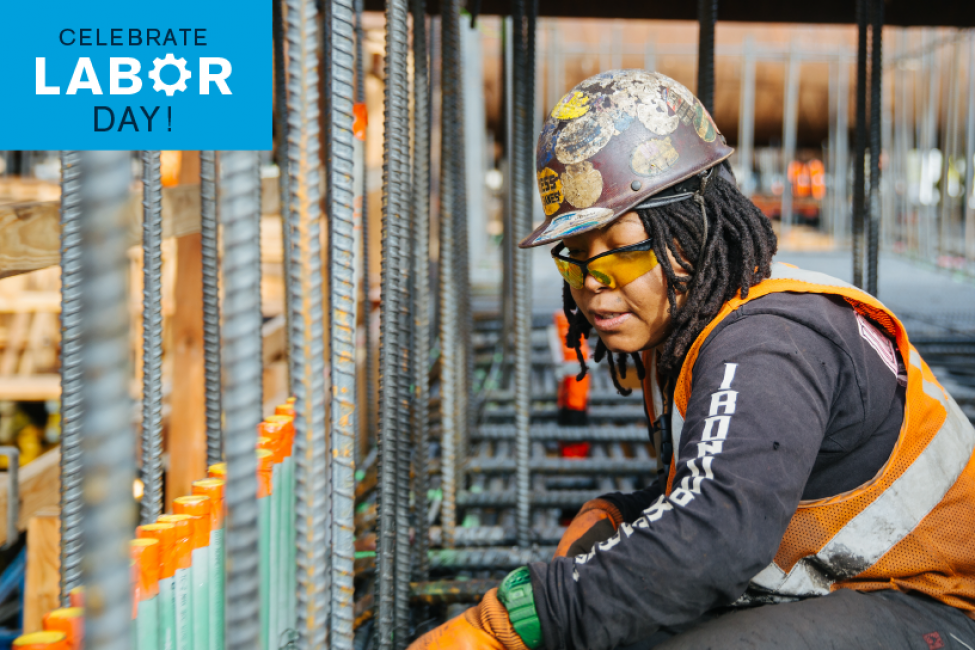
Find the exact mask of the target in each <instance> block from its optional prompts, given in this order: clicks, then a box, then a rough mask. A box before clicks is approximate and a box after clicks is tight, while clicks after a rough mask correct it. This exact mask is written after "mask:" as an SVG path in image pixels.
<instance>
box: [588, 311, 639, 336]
mask: <svg viewBox="0 0 975 650" xmlns="http://www.w3.org/2000/svg"><path fill="white" fill-rule="evenodd" d="M592 316H593V318H592V320H593V326H594V327H595V328H596V329H597V330H599V331H600V332H612V331H615V330H618V329H619V328H620V327H621V326H622V325H623V323H625V322H626V321H627V320H628V319H629V318H630V316H632V314H630V312H626V311H624V312H606V311H602V312H599V311H596V312H593V314H592Z"/></svg>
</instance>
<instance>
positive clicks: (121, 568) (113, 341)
mask: <svg viewBox="0 0 975 650" xmlns="http://www.w3.org/2000/svg"><path fill="white" fill-rule="evenodd" d="M81 160H82V170H81V173H82V179H83V182H82V187H81V191H82V197H83V198H82V201H83V203H82V212H81V215H80V219H79V221H80V228H79V234H80V242H79V244H80V246H81V276H80V283H79V289H80V299H81V314H80V316H81V334H80V339H81V346H82V348H81V354H82V383H83V387H82V389H81V393H82V398H83V407H82V408H83V410H82V412H81V447H82V451H83V454H82V456H81V460H82V463H81V465H82V468H83V477H84V478H83V479H82V494H83V498H84V502H85V505H84V508H83V509H82V513H81V521H82V526H83V530H84V538H83V542H82V546H83V548H84V557H83V559H82V563H81V567H82V583H83V584H84V585H85V593H86V595H85V598H86V601H87V603H88V606H87V607H86V608H85V643H86V645H87V646H88V647H90V648H98V649H99V650H116V649H118V650H126V649H127V648H129V643H130V640H131V638H130V636H129V626H130V623H131V617H132V604H131V597H130V589H131V586H130V561H129V554H128V544H127V542H128V540H129V539H131V537H132V528H133V525H134V524H135V519H136V508H135V502H134V501H133V499H132V491H131V486H132V481H133V479H134V477H135V444H134V439H135V438H134V436H133V432H132V403H131V400H130V398H129V378H130V373H129V305H128V289H127V284H128V283H127V278H128V269H129V266H128V257H127V255H126V249H127V248H128V243H127V241H126V233H127V232H128V220H127V214H126V208H127V206H128V199H129V183H130V181H131V176H132V158H131V155H130V154H129V152H127V151H121V152H116V151H113V152H104V151H99V152H94V151H93V152H85V153H84V154H82V157H81Z"/></svg>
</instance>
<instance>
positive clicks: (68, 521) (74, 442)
mask: <svg viewBox="0 0 975 650" xmlns="http://www.w3.org/2000/svg"><path fill="white" fill-rule="evenodd" d="M80 216H81V152H79V151H62V152H61V604H62V605H64V606H65V607H67V605H68V594H69V592H70V591H71V590H72V589H74V588H75V587H77V586H79V585H81V553H82V546H81V539H82V538H81V535H82V521H81V509H82V506H83V504H82V494H81V480H82V476H83V474H82V467H81V414H82V406H83V401H82V389H83V387H84V382H83V377H82V365H81V363H82V356H81V280H82V275H81V220H80Z"/></svg>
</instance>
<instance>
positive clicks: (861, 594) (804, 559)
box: [413, 70, 975, 650]
mask: <svg viewBox="0 0 975 650" xmlns="http://www.w3.org/2000/svg"><path fill="white" fill-rule="evenodd" d="M731 153H732V150H731V148H729V147H728V146H726V145H725V143H724V140H723V138H722V136H721V134H720V133H718V131H717V129H716V128H715V126H714V123H713V122H712V120H711V117H710V116H709V115H708V113H707V111H705V110H704V108H703V106H702V105H701V103H700V102H699V101H698V100H697V99H696V98H695V97H694V96H693V95H692V94H691V93H690V92H688V90H687V89H686V88H684V87H683V86H681V85H680V84H678V83H676V82H675V81H673V80H672V79H669V78H667V77H665V76H663V75H660V74H657V73H652V72H646V71H642V70H624V71H613V72H607V73H603V74H600V75H596V76H595V77H592V78H590V79H588V80H586V81H584V82H582V83H581V84H579V85H578V86H577V87H576V88H575V89H573V90H572V91H571V92H570V93H569V94H567V95H566V96H565V97H564V98H563V99H562V101H561V102H559V104H558V105H557V106H556V107H555V109H554V110H553V112H552V113H551V116H550V117H549V118H548V120H547V121H546V123H545V126H544V129H543V131H542V134H541V137H540V139H539V142H538V159H537V168H538V181H539V189H540V193H541V196H542V202H543V204H544V206H545V211H546V214H547V216H548V218H547V219H546V221H545V222H544V223H543V224H542V225H541V226H540V227H539V228H538V229H537V230H536V231H535V232H533V233H532V234H531V235H530V236H529V237H528V238H526V239H525V240H524V241H523V242H522V243H521V246H522V247H530V246H540V245H543V244H557V245H556V246H555V247H554V248H553V249H552V255H553V258H554V260H555V263H556V265H557V266H558V267H559V271H560V272H561V274H562V276H563V278H564V280H565V285H564V287H565V291H564V301H565V310H566V315H567V317H568V318H569V321H570V324H571V326H570V331H569V333H568V335H567V344H568V345H570V346H577V345H580V343H581V341H582V340H584V339H585V338H586V337H587V336H588V334H589V333H590V331H591V329H592V328H595V330H596V333H597V335H598V337H599V342H598V344H597V349H596V351H595V352H594V357H595V358H597V359H598V358H599V357H600V356H603V355H605V356H606V358H607V359H608V360H609V361H610V364H609V366H610V370H611V372H612V373H613V377H614V381H617V375H619V373H620V370H621V366H622V365H625V364H627V363H631V362H632V363H633V364H634V365H635V367H636V370H637V372H638V373H640V374H642V375H643V386H644V398H645V403H646V407H647V412H648V414H649V416H650V422H651V423H652V427H651V428H652V429H653V432H654V436H655V438H656V440H657V443H656V449H657V450H659V453H660V458H661V460H662V462H663V463H664V464H665V465H666V466H667V468H668V469H667V471H666V473H663V474H662V475H661V477H660V480H658V481H657V482H656V483H655V484H654V485H652V486H651V487H648V488H646V489H644V490H642V491H638V492H635V493H632V494H619V493H615V494H609V495H605V496H604V497H602V498H599V499H595V500H594V501H591V502H589V503H587V504H586V505H585V506H584V507H583V508H582V510H581V511H580V513H579V514H578V515H577V516H576V518H575V519H574V520H573V521H572V523H571V525H570V526H569V527H568V528H567V530H566V532H565V535H564V537H563V539H562V542H561V544H559V547H558V552H557V554H556V557H555V558H554V559H552V560H551V561H550V562H547V563H545V562H540V563H534V564H531V565H529V566H527V567H522V568H520V569H517V570H515V571H514V572H512V573H511V574H509V576H508V577H507V578H506V579H505V580H504V582H503V583H502V584H501V586H500V587H499V588H498V589H496V590H491V591H490V592H488V593H487V594H486V595H485V596H484V599H483V600H482V602H481V603H480V604H479V605H478V606H476V607H474V608H472V609H470V610H468V611H467V612H466V613H464V614H463V615H462V616H459V617H457V618H455V619H453V620H451V621H449V622H447V623H445V624H444V625H442V626H441V627H439V628H437V629H435V630H433V631H431V632H429V633H428V634H426V635H424V636H423V637H421V638H420V639H419V640H418V641H417V642H415V643H414V645H413V647H414V648H417V649H421V648H430V649H433V648H438V649H439V648H506V649H508V650H515V649H523V648H531V649H535V648H548V649H552V650H554V649H556V648H569V649H573V650H602V649H608V648H617V647H634V648H661V649H664V648H666V649H668V650H672V649H675V648H680V649H692V648H693V649H699V648H733V649H737V648H776V649H791V648H817V649H818V648H835V649H845V648H850V649H853V648H857V649H859V648H894V649H907V648H918V649H920V650H936V649H937V648H968V649H971V648H975V620H972V616H973V615H975V537H973V535H972V530H975V456H973V449H975V429H973V428H972V426H971V424H970V423H969V422H968V420H967V419H966V418H965V416H964V415H963V414H962V413H961V411H960V409H959V408H958V406H957V404H955V402H954V400H953V399H952V398H951V396H949V395H948V394H947V393H946V392H945V391H944V389H943V388H942V387H941V386H940V385H939V383H938V381H937V379H935V377H934V375H933V374H932V373H931V370H930V369H929V368H928V366H927V365H926V364H925V363H924V361H923V360H922V359H921V357H920V355H919V354H918V352H917V350H916V349H915V348H913V347H912V346H911V344H910V342H909V340H908V335H907V333H906V332H905V330H904V328H903V326H902V325H901V323H900V321H898V319H897V318H896V316H895V315H894V314H893V313H891V312H890V311H889V310H888V309H887V308H885V307H884V306H883V305H882V304H881V303H880V302H879V301H878V300H877V299H876V298H874V297H872V296H870V295H868V294H866V293H864V292H862V291H860V290H858V289H856V288H854V287H852V286H850V285H848V284H846V283H845V282H842V281H840V280H837V279H835V278H831V277H829V276H827V275H824V274H820V273H811V272H807V271H803V270H801V269H797V268H795V267H791V266H788V265H785V264H781V263H776V262H773V260H772V256H773V255H774V253H775V251H776V241H775V236H774V235H773V232H772V229H771V227H770V225H769V221H768V219H766V218H765V217H764V216H763V215H762V214H761V213H760V212H759V211H758V209H757V208H756V207H755V206H754V205H753V204H752V203H751V202H750V201H748V200H747V199H746V198H745V197H744V196H743V195H742V194H741V193H740V192H739V191H738V189H737V187H736V185H735V183H734V179H733V177H732V176H731V175H730V172H729V171H728V169H727V165H726V164H724V163H723V161H725V160H726V159H727V158H728V156H730V155H731ZM584 371H585V367H583V372H584ZM617 386H619V384H618V382H617ZM580 462H585V461H580Z"/></svg>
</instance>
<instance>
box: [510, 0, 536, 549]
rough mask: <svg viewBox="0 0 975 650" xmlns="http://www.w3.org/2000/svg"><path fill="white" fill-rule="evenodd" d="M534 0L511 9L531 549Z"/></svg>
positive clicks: (521, 377)
mask: <svg viewBox="0 0 975 650" xmlns="http://www.w3.org/2000/svg"><path fill="white" fill-rule="evenodd" d="M535 3H536V0H516V2H514V4H513V6H512V21H511V22H512V27H513V29H512V37H513V52H512V75H513V86H514V88H513V100H514V101H513V102H512V110H513V111H514V114H513V120H512V121H513V127H512V131H513V133H512V135H513V138H512V143H513V146H512V152H511V179H512V182H511V193H512V202H511V203H512V210H513V218H512V220H511V221H512V225H513V226H514V232H513V233H511V235H512V236H511V237H509V238H508V243H509V246H512V247H513V248H512V258H513V266H514V270H513V271H514V272H513V278H514V286H513V289H514V330H515V331H514V338H515V345H514V351H515V362H514V393H515V400H514V410H515V429H516V433H515V464H516V471H515V489H516V493H517V497H518V503H517V506H516V513H515V519H516V525H517V528H518V545H519V546H521V547H522V548H525V547H527V546H529V545H530V544H531V496H530V493H531V471H530V466H529V457H530V456H531V438H530V433H529V426H530V423H531V330H532V312H531V281H532V280H531V255H530V254H529V252H528V251H523V250H519V249H518V248H517V246H518V242H519V241H521V239H522V238H523V237H525V236H526V235H528V233H529V232H531V225H532V183H531V178H532V174H531V171H532V158H533V156H532V141H533V140H534V138H533V133H532V118H533V117H534V100H535V91H534V89H535V15H536V13H537V11H536V6H537V5H536V4H535Z"/></svg>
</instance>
